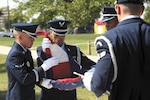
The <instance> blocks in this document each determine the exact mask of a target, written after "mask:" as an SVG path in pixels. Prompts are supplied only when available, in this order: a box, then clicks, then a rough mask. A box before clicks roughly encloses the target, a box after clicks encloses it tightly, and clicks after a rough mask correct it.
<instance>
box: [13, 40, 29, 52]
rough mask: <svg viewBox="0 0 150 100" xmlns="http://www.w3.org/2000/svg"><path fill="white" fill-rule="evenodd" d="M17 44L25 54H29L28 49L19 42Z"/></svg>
mask: <svg viewBox="0 0 150 100" xmlns="http://www.w3.org/2000/svg"><path fill="white" fill-rule="evenodd" d="M16 43H17V44H18V45H20V47H21V48H22V49H23V50H24V51H25V52H27V50H28V49H27V48H25V47H24V46H23V45H21V44H20V43H19V42H17V41H16Z"/></svg>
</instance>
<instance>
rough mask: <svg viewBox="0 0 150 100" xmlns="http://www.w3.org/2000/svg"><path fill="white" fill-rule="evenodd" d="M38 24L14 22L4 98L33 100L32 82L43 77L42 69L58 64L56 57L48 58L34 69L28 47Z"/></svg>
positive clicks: (7, 99)
mask: <svg viewBox="0 0 150 100" xmlns="http://www.w3.org/2000/svg"><path fill="white" fill-rule="evenodd" d="M38 25H39V24H34V23H14V24H12V26H13V27H14V31H13V32H14V36H15V42H14V44H13V46H12V48H11V50H10V52H9V54H8V56H7V59H6V67H7V74H8V91H7V95H6V100H35V91H34V84H35V83H37V82H39V81H40V80H41V79H42V78H43V77H44V71H47V70H48V69H49V68H51V67H52V66H55V65H57V64H58V59H57V58H56V57H52V58H49V59H47V60H45V61H44V63H43V64H41V67H38V68H36V69H34V64H33V59H32V56H31V52H30V50H29V48H31V47H32V45H33V42H34V38H35V37H36V34H35V32H36V29H37V27H38Z"/></svg>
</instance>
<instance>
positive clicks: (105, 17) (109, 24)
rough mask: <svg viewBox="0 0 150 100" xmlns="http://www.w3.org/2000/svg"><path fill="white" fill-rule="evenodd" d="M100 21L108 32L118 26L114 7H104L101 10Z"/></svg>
mask: <svg viewBox="0 0 150 100" xmlns="http://www.w3.org/2000/svg"><path fill="white" fill-rule="evenodd" d="M102 21H104V22H105V26H106V29H107V30H110V29H112V28H114V27H116V25H117V24H118V19H117V14H116V11H115V8H114V7H111V6H104V7H103V9H102Z"/></svg>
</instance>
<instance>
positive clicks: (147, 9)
mask: <svg viewBox="0 0 150 100" xmlns="http://www.w3.org/2000/svg"><path fill="white" fill-rule="evenodd" d="M149 4H150V2H148V4H147V8H146V9H145V15H144V20H145V21H146V22H148V23H150V18H149V16H150V5H149Z"/></svg>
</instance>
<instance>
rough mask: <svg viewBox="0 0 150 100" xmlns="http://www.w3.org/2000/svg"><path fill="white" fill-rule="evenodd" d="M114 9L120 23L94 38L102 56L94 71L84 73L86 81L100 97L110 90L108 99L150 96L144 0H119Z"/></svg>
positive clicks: (149, 31)
mask: <svg viewBox="0 0 150 100" xmlns="http://www.w3.org/2000/svg"><path fill="white" fill-rule="evenodd" d="M115 9H116V12H117V17H118V21H119V23H118V24H117V26H116V27H115V28H113V29H111V30H109V31H107V32H106V34H105V35H104V36H100V37H97V38H96V39H95V46H96V50H97V53H98V55H99V60H98V62H97V64H96V67H95V72H94V71H93V73H94V74H88V72H87V73H85V74H84V75H85V76H84V79H83V82H84V85H85V86H86V87H87V88H88V89H89V90H91V91H93V92H94V93H95V94H96V95H97V97H99V96H101V95H102V94H103V93H104V92H105V91H106V90H110V96H109V100H150V96H149V91H150V80H149V78H150V61H149V59H150V52H149V51H150V38H149V37H150V25H149V24H148V23H146V22H144V21H143V20H142V19H141V18H140V16H141V15H142V13H143V11H144V5H143V0H117V1H116V4H115ZM89 77H90V79H89ZM89 80H91V81H89Z"/></svg>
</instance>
